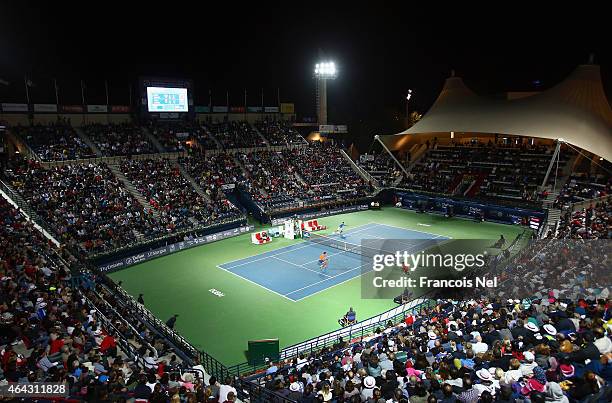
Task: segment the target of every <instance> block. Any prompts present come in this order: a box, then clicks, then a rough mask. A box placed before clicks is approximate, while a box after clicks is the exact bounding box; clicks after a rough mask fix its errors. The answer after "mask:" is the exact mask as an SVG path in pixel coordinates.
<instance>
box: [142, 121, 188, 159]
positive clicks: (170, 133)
mask: <svg viewBox="0 0 612 403" xmlns="http://www.w3.org/2000/svg"><path fill="white" fill-rule="evenodd" d="M187 125H188V124H187V123H185V124H181V123H177V122H164V121H155V122H154V121H151V122H149V126H148V130H149V133H151V134H152V135H153V136H154V137H155V138H156V139H157V140H158V141H159V143H160V144H161V146H162V147H163V148H164V150H165V151H166V152H180V151H185V150H187V148H188V147H187V144H186V142H187V141H189V140H191V139H192V138H193V137H194V136H193V134H192V131H193V130H194V128H196V127H197V126H196V125H191V124H189V125H188V126H187Z"/></svg>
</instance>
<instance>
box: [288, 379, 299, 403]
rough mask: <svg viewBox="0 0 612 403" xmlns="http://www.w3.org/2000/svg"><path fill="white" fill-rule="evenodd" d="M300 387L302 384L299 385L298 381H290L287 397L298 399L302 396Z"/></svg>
mask: <svg viewBox="0 0 612 403" xmlns="http://www.w3.org/2000/svg"><path fill="white" fill-rule="evenodd" d="M301 389H302V386H301V385H300V383H298V382H297V381H295V382H291V384H290V385H289V395H287V398H288V399H290V400H294V401H299V400H300V399H301V398H302V396H303V394H302V392H301Z"/></svg>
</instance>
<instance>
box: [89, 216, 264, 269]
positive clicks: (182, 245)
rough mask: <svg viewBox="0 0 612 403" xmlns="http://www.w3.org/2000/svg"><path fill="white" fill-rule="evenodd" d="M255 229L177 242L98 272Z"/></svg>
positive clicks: (105, 265)
mask: <svg viewBox="0 0 612 403" xmlns="http://www.w3.org/2000/svg"><path fill="white" fill-rule="evenodd" d="M254 229H255V227H254V226H253V225H248V226H242V227H239V228H234V229H232V230H227V231H223V232H220V233H217V234H211V235H206V236H205V237H200V238H193V239H188V240H185V241H181V242H177V243H174V244H171V245H168V246H163V247H161V248H158V249H153V250H150V251H148V252H144V253H139V254H137V255H133V256H130V257H127V258H124V259H121V260H117V261H114V262H111V263H107V264H104V265H102V266H100V267H99V270H100V271H103V272H107V273H108V272H113V271H117V270H119V269H123V268H125V267H128V266H131V265H134V264H138V263H142V262H145V261H147V260H150V259H154V258H156V257H160V256H164V255H167V254H170V253H173V252H177V251H179V250H183V249H188V248H190V247H192V246H197V245H200V244H206V243H209V242H214V241H217V240H221V239H225V238H230V237H233V236H236V235H240V234H242V233H245V232H249V231H252V230H254Z"/></svg>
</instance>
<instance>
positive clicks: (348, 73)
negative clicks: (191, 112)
mask: <svg viewBox="0 0 612 403" xmlns="http://www.w3.org/2000/svg"><path fill="white" fill-rule="evenodd" d="M130 3H131V2H129V1H124V2H120V3H114V2H109V1H104V2H81V3H77V4H80V5H76V4H75V5H71V6H59V5H58V2H44V3H42V2H41V4H36V3H34V2H27V1H13V2H2V4H1V5H0V79H3V80H6V81H8V82H9V85H8V86H7V85H2V84H0V101H2V102H24V99H25V91H24V85H23V77H24V74H27V75H28V77H29V78H30V79H31V80H32V82H33V83H34V87H33V88H32V90H31V100H32V102H33V103H47V102H51V103H54V102H55V94H54V91H53V84H52V83H53V78H57V80H58V83H59V86H60V103H63V104H80V103H81V92H80V87H79V82H80V80H81V79H83V80H85V82H86V100H87V103H91V104H96V103H104V101H105V95H104V80H105V79H106V80H108V81H109V87H110V96H111V99H110V102H111V103H112V104H127V102H128V88H129V83H135V82H136V79H137V77H138V76H140V75H153V76H167V77H184V78H192V79H193V80H194V81H195V101H196V104H201V105H206V104H208V94H209V89H210V90H212V93H213V104H219V105H224V104H225V92H226V89H227V90H229V91H230V104H233V105H236V106H241V105H243V97H244V89H245V88H246V89H247V91H248V94H249V96H248V103H249V104H251V105H259V104H260V102H261V98H260V94H261V88H264V89H265V90H264V91H265V99H266V102H265V103H266V104H267V105H275V104H276V92H277V91H276V89H277V88H280V92H281V100H282V101H283V102H295V104H296V110H297V113H298V117H299V118H301V117H304V116H315V105H314V102H315V101H314V99H315V82H314V79H313V77H312V76H313V66H314V63H315V62H316V61H317V59H318V58H319V54H320V52H322V53H321V54H322V55H324V56H326V58H328V59H331V60H334V61H335V62H336V64H337V66H338V68H339V70H340V72H339V77H338V79H337V80H335V82H333V83H331V84H330V85H329V87H328V88H329V90H328V92H329V97H328V102H329V115H330V121H331V122H330V123H338V124H342V123H348V124H349V125H351V128H352V129H353V130H355V131H358V132H362V133H373V132H385V131H389V130H395V129H398V128H400V127H399V122H398V121H395V120H394V119H395V117H397V116H400V114H403V113H404V111H405V94H406V92H407V90H408V89H409V88H411V89H412V90H413V91H414V97H413V99H412V101H411V102H412V103H411V106H410V107H411V109H416V110H418V111H420V112H425V111H427V109H428V108H429V106H431V103H432V102H433V101H434V99H435V97H436V96H437V94H438V92H439V90H440V88H441V86H442V85H443V82H444V79H445V78H446V77H448V76H449V75H450V71H451V69H455V70H456V71H457V75H460V76H462V77H463V78H464V80H465V82H466V83H467V85H468V86H470V87H471V88H473V89H474V90H475V91H476V92H478V93H482V94H489V95H496V94H500V93H503V92H504V91H508V90H534V89H536V88H535V86H534V84H533V82H534V81H535V80H540V81H541V88H542V89H545V88H548V87H550V86H551V85H554V84H555V83H557V82H558V81H559V80H561V79H562V78H563V77H565V76H566V75H567V74H569V73H570V72H571V71H572V70H573V69H574V68H575V67H576V65H578V64H580V63H584V62H586V61H587V60H588V55H589V53H591V52H592V53H595V57H596V62H597V63H599V64H601V66H602V74H603V76H604V80H605V82H606V91H607V93H608V94H610V90H609V88H610V85H609V82H610V81H611V77H610V76H611V75H612V74H610V72H611V65H612V64H611V62H612V61H611V57H610V54H611V52H610V48H611V47H610V46H609V38H610V34H609V30H608V29H607V26H608V24H609V21H606V20H605V19H604V18H605V16H606V11H605V9H604V8H601V9H600V10H597V9H589V10H588V12H589V13H590V14H591V15H586V14H582V13H581V12H578V11H576V10H568V12H567V14H566V15H563V16H562V15H559V14H558V11H557V10H550V9H548V10H536V9H531V8H528V7H527V6H525V5H519V4H518V3H517V4H516V6H515V7H517V9H514V10H505V9H503V8H501V9H500V8H499V5H497V4H496V7H498V8H496V9H494V8H490V9H474V10H472V11H470V12H469V14H465V15H462V14H459V13H458V11H457V10H446V12H444V13H443V12H442V11H443V9H444V8H445V6H443V5H440V6H439V7H438V9H434V10H432V11H429V12H424V11H417V10H415V9H414V6H413V5H410V6H408V7H404V8H401V7H396V6H395V5H392V4H393V3H387V2H380V1H379V2H376V3H374V2H371V3H370V4H372V5H382V4H386V5H387V6H386V7H384V8H383V7H380V6H365V5H357V3H347V5H348V4H350V7H332V6H330V5H329V2H328V3H313V2H308V3H306V2H304V3H300V4H302V6H298V7H288V5H290V4H292V3H291V2H284V3H279V4H276V5H274V6H267V5H266V6H264V4H267V3H265V2H257V4H258V6H257V7H248V8H246V7H244V6H241V5H240V4H241V3H238V2H221V3H222V4H224V5H226V6H225V8H223V9H221V8H216V7H213V6H211V5H209V4H208V3H209V2H198V3H193V4H203V5H206V7H195V5H191V3H189V2H168V3H166V4H167V5H165V6H162V4H163V3H162V2H155V3H153V2H147V3H143V4H142V5H141V6H130V5H129V4H130ZM405 3H406V2H405ZM283 4H284V5H283ZM512 4H514V3H512ZM85 5H87V6H85ZM172 5H177V6H178V8H173V7H172ZM574 6H575V7H576V8H580V9H582V7H581V6H580V5H578V4H576V5H574ZM574 6H572V7H574ZM372 7H374V8H372ZM529 7H531V6H529ZM558 7H559V8H565V7H569V5H567V6H565V5H563V4H562V3H558ZM487 13H488V14H487ZM443 14H444V15H443ZM608 97H609V98H612V97H610V95H609V96H608Z"/></svg>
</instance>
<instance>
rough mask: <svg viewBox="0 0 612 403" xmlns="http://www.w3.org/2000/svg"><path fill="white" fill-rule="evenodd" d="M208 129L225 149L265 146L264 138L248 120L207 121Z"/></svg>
mask: <svg viewBox="0 0 612 403" xmlns="http://www.w3.org/2000/svg"><path fill="white" fill-rule="evenodd" d="M205 126H206V128H207V130H209V131H210V133H212V135H213V136H214V137H215V138H216V139H217V140H218V141H219V142H220V143H221V144H222V145H223V148H225V149H231V148H251V147H264V146H265V145H266V143H265V141H264V139H263V138H262V137H261V136H260V135H259V134H258V133H257V132H256V131H255V130H253V128H252V127H251V125H250V124H249V123H248V122H242V121H227V122H216V123H205Z"/></svg>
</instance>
